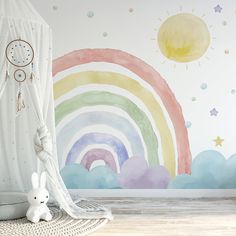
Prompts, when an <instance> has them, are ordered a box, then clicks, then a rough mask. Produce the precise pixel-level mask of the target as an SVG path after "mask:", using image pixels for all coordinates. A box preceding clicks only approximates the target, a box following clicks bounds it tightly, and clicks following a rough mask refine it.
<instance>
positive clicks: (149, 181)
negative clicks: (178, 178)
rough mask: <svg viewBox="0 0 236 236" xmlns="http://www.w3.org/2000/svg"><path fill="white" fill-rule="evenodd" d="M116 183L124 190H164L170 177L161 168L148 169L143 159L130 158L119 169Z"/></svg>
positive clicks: (163, 168)
mask: <svg viewBox="0 0 236 236" xmlns="http://www.w3.org/2000/svg"><path fill="white" fill-rule="evenodd" d="M118 181H119V183H120V186H121V188H124V189H164V188H167V186H168V183H169V181H170V175H169V173H168V171H167V170H166V169H165V167H163V166H155V167H148V164H147V162H146V160H145V159H144V158H140V157H132V158H129V159H128V160H127V161H126V162H125V163H124V164H123V166H122V167H121V172H120V174H119V175H118Z"/></svg>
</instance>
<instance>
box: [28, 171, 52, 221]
mask: <svg viewBox="0 0 236 236" xmlns="http://www.w3.org/2000/svg"><path fill="white" fill-rule="evenodd" d="M31 182H32V186H33V189H32V190H31V191H30V192H29V193H28V196H27V197H28V202H29V204H30V207H29V209H28V211H27V213H26V217H27V219H28V220H29V221H31V222H33V223H37V222H39V220H40V219H42V220H45V221H49V220H51V219H52V215H51V213H50V210H49V208H48V207H47V205H46V203H47V202H48V199H49V193H48V191H47V189H46V188H45V187H46V173H45V172H43V173H42V174H41V176H40V185H39V176H38V174H37V173H33V174H32V177H31Z"/></svg>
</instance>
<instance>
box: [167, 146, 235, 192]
mask: <svg viewBox="0 0 236 236" xmlns="http://www.w3.org/2000/svg"><path fill="white" fill-rule="evenodd" d="M168 187H169V188H173V189H234V188H236V154H234V155H232V156H231V157H230V158H229V159H226V158H225V157H224V156H223V155H222V154H221V153H219V152H217V151H213V150H208V151H204V152H201V153H200V154H198V155H197V157H196V158H195V159H194V160H193V163H192V174H191V175H187V174H183V175H179V176H176V177H175V178H174V179H173V180H171V181H170V183H169V186H168Z"/></svg>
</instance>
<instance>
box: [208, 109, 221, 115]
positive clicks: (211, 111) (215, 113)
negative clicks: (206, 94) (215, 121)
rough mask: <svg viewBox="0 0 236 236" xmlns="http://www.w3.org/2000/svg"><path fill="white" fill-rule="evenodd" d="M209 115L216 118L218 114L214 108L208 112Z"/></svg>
mask: <svg viewBox="0 0 236 236" xmlns="http://www.w3.org/2000/svg"><path fill="white" fill-rule="evenodd" d="M210 113H211V116H217V115H218V113H219V112H218V111H217V110H216V109H215V108H213V109H212V110H210Z"/></svg>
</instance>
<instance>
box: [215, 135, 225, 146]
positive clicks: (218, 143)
mask: <svg viewBox="0 0 236 236" xmlns="http://www.w3.org/2000/svg"><path fill="white" fill-rule="evenodd" d="M213 141H214V142H215V146H216V147H217V146H221V147H222V142H223V141H224V139H222V138H221V137H219V136H217V138H216V139H213Z"/></svg>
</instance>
